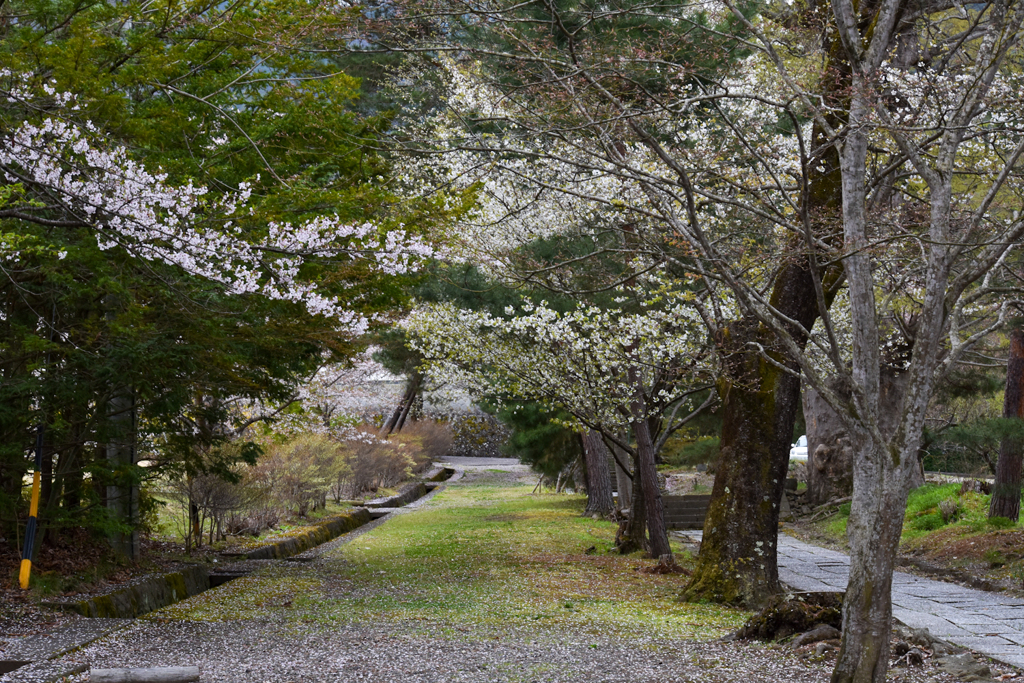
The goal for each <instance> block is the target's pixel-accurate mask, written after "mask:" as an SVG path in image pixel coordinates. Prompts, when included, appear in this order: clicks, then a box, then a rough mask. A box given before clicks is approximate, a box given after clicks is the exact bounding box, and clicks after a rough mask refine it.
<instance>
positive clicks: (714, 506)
mask: <svg viewBox="0 0 1024 683" xmlns="http://www.w3.org/2000/svg"><path fill="white" fill-rule="evenodd" d="M783 277H784V276H783ZM794 293H795V292H794ZM812 297H813V294H812ZM811 304H812V305H813V299H812V302H811ZM745 328H746V329H745ZM750 328H753V330H752V331H750V332H748V331H747V330H749V329H750ZM757 333H758V328H757V327H756V326H755V323H753V322H750V321H743V323H738V324H736V325H734V326H732V327H731V328H730V330H729V332H728V334H730V335H736V337H738V338H733V339H728V340H724V341H725V342H726V343H727V344H728V346H729V348H731V349H734V351H733V352H732V353H727V354H726V359H727V362H726V372H725V373H723V377H722V379H721V380H719V393H720V395H721V396H722V403H723V413H722V419H723V426H722V437H721V439H722V440H721V455H720V456H719V459H718V465H717V471H716V473H715V484H714V488H713V489H712V493H711V504H710V505H709V507H708V514H707V517H706V518H705V520H704V539H703V541H702V542H701V548H700V554H699V555H698V556H697V566H696V568H695V569H694V573H693V577H692V578H691V580H690V583H689V584H688V585H687V587H686V589H685V592H684V597H685V598H686V599H688V600H699V599H707V600H713V601H716V602H727V603H733V604H739V605H745V606H748V607H758V606H761V605H763V604H764V603H765V602H766V601H767V600H768V598H769V597H770V596H772V595H773V594H775V593H777V592H779V590H780V587H779V570H778V564H777V561H778V557H777V548H776V541H777V536H778V526H779V504H780V502H781V499H782V492H783V488H784V487H785V481H786V471H787V469H788V467H789V447H790V440H791V438H792V433H793V422H794V420H795V418H796V408H797V402H798V401H799V400H800V381H799V379H797V378H796V377H794V376H792V375H790V374H789V373H786V372H784V371H782V370H781V369H780V368H779V367H777V366H775V365H773V364H771V363H769V362H768V361H766V360H765V359H763V358H761V357H760V356H759V355H758V354H757V353H751V352H750V351H749V350H747V349H746V342H747V341H749V340H751V339H752V338H753V337H752V335H753V334H757Z"/></svg>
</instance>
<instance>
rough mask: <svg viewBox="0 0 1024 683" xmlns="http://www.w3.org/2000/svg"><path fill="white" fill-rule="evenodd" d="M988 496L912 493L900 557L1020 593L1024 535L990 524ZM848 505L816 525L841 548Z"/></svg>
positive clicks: (944, 490)
mask: <svg viewBox="0 0 1024 683" xmlns="http://www.w3.org/2000/svg"><path fill="white" fill-rule="evenodd" d="M989 499H990V497H989V496H988V495H984V494H981V493H976V492H970V491H968V492H961V484H959V483H951V484H926V485H925V486H922V487H921V488H918V489H916V490H914V491H911V493H910V497H909V499H908V501H907V512H906V515H905V517H904V522H903V539H902V543H901V546H900V551H901V552H902V553H905V554H909V555H914V556H919V557H922V558H924V559H926V560H928V561H931V562H934V563H937V564H941V565H944V566H947V567H950V568H954V569H963V570H966V571H969V572H972V573H974V574H977V575H979V576H980V575H984V576H985V578H987V579H989V580H992V581H996V582H1000V583H1001V584H1002V585H1004V586H1005V587H1013V588H1018V589H1019V588H1021V587H1022V580H1024V529H1022V528H1021V525H1020V524H1019V523H1017V524H1015V523H1013V522H1011V521H1010V520H1008V519H1004V518H995V519H991V520H990V519H988V507H989ZM849 514H850V505H849V503H847V504H846V505H843V506H842V507H841V508H840V509H839V511H838V513H837V514H836V515H834V516H832V517H830V518H828V519H827V520H824V521H821V522H818V523H817V527H818V531H820V532H821V533H824V534H825V535H827V536H829V537H830V538H832V539H834V540H836V541H841V542H845V538H846V522H847V519H848V518H849Z"/></svg>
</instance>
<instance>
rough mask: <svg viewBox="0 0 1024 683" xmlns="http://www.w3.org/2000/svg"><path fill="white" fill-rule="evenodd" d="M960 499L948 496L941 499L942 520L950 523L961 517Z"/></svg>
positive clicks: (940, 511) (940, 512)
mask: <svg viewBox="0 0 1024 683" xmlns="http://www.w3.org/2000/svg"><path fill="white" fill-rule="evenodd" d="M960 512H961V508H960V501H959V500H957V499H956V498H946V499H945V500H940V501H939V514H940V515H942V521H943V522H944V523H946V524H949V523H950V522H952V521H955V520H956V519H958V518H959V517H960Z"/></svg>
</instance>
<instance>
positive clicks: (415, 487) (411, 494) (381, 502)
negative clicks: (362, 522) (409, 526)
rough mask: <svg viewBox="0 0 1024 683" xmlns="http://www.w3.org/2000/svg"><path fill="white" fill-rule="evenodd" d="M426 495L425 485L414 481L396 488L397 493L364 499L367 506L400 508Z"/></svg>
mask: <svg viewBox="0 0 1024 683" xmlns="http://www.w3.org/2000/svg"><path fill="white" fill-rule="evenodd" d="M425 495H427V485H426V484H424V483H423V482H422V481H414V482H412V483H410V484H406V485H405V486H403V487H402V488H400V489H398V493H396V494H395V495H393V496H389V497H387V498H375V499H374V500H368V501H366V507H368V508H400V507H402V506H403V505H406V504H408V503H411V502H412V501H414V500H416V499H417V498H422V497H423V496H425Z"/></svg>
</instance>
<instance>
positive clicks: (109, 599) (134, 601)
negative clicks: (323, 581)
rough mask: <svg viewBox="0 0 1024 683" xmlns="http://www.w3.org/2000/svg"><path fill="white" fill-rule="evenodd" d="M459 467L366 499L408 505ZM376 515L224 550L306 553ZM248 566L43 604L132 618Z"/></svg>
mask: <svg viewBox="0 0 1024 683" xmlns="http://www.w3.org/2000/svg"><path fill="white" fill-rule="evenodd" d="M454 473H455V470H452V469H450V468H436V469H435V470H432V471H430V472H429V473H427V475H426V476H425V477H424V480H425V481H426V482H430V483H425V481H423V480H421V481H415V482H411V483H409V484H407V485H405V486H403V487H402V488H401V489H400V490H399V492H398V493H397V494H395V495H394V496H391V497H389V498H382V499H377V500H376V501H369V502H367V506H371V505H373V504H376V505H374V507H377V508H380V507H387V508H397V507H402V506H404V505H407V504H409V503H411V502H413V501H415V500H417V499H419V498H423V497H424V496H426V495H427V494H428V493H429V492H431V491H433V490H435V489H437V488H438V484H437V483H436V482H440V481H444V480H446V479H448V478H450V477H451V476H452V475H453V474H454ZM372 521H374V516H373V515H371V513H370V511H369V510H368V509H367V508H365V507H362V508H357V509H355V510H354V511H352V512H350V513H346V514H342V515H338V516H336V517H332V518H331V519H329V520H327V521H325V522H323V523H321V524H318V525H316V526H315V527H312V528H310V529H308V530H306V531H303V532H302V533H299V534H296V535H294V536H290V537H288V538H285V539H282V540H280V541H278V542H276V543H271V544H269V545H265V546H261V547H259V548H255V549H254V550H249V551H246V552H242V553H230V554H227V553H225V555H226V556H227V557H231V558H232V559H237V560H286V559H288V558H292V557H293V556H296V555H300V554H302V553H307V552H308V551H309V550H311V549H313V548H315V547H317V546H320V545H323V544H325V543H327V542H329V541H332V540H334V539H336V538H338V537H339V536H342V535H344V534H347V533H349V532H351V531H354V530H356V529H358V528H360V527H362V526H365V525H367V524H369V523H370V522H372ZM247 573H248V571H247V570H244V571H233V570H231V569H229V568H224V569H220V570H218V571H210V569H209V568H208V567H207V566H206V565H200V564H196V565H189V566H187V567H184V568H182V569H179V570H178V571H174V572H170V573H168V574H163V575H160V576H149V577H146V578H144V579H141V580H139V581H137V582H135V583H133V584H131V585H128V586H125V587H124V588H120V589H118V590H116V591H113V592H111V593H107V594H106V595H98V596H95V597H91V598H88V599H85V600H74V601H45V602H43V603H42V604H43V605H44V606H45V607H49V608H51V609H56V610H62V611H66V612H75V613H77V614H81V615H82V616H84V617H92V618H100V619H133V618H136V617H139V616H141V615H143V614H147V613H148V612H152V611H153V610H157V609H160V608H161V607H166V606H167V605H171V604H174V603H175V602H178V601H179V600H185V599H186V598H190V597H192V596H193V595H198V594H199V593H202V592H203V591H206V590H209V589H210V588H215V587H217V586H220V585H222V584H224V583H227V582H228V581H231V580H232V579H235V578H238V577H240V576H245V575H246V574H247Z"/></svg>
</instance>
